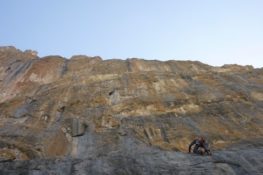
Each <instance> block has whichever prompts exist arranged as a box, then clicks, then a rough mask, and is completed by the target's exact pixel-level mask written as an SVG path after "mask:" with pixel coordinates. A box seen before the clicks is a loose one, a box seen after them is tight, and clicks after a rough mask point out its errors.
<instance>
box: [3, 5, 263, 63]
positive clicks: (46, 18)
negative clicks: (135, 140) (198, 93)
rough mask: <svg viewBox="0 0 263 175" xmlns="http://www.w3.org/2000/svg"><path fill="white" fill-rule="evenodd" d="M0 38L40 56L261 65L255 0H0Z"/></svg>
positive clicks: (262, 10)
mask: <svg viewBox="0 0 263 175" xmlns="http://www.w3.org/2000/svg"><path fill="white" fill-rule="evenodd" d="M0 21H1V27H0V45H2V46H3V45H13V46H15V47H17V48H19V49H21V50H25V49H33V50H37V51H38V53H39V55H40V56H46V55H50V54H52V55H54V54H58V55H62V56H64V57H71V56H72V55H75V54H85V55H89V56H95V55H99V56H101V57H102V58H104V59H111V58H122V59H126V58H131V57H137V58H145V59H159V60H169V59H174V60H198V61H201V62H204V63H207V64H210V65H216V66H220V65H223V64H241V65H253V66H254V67H263V0H162V1H161V0H129V1H128V0H1V1H0Z"/></svg>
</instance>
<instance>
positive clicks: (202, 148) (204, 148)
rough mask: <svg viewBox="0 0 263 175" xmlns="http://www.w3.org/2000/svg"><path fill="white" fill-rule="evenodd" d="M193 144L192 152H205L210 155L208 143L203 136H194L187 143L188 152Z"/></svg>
mask: <svg viewBox="0 0 263 175" xmlns="http://www.w3.org/2000/svg"><path fill="white" fill-rule="evenodd" d="M193 145H195V146H194V150H193V153H195V154H200V155H204V154H205V153H207V155H212V154H211V152H210V150H209V147H208V143H207V142H206V141H205V139H204V138H203V137H198V138H196V139H195V140H194V141H193V142H192V143H191V144H190V145H189V153H191V148H192V146H193Z"/></svg>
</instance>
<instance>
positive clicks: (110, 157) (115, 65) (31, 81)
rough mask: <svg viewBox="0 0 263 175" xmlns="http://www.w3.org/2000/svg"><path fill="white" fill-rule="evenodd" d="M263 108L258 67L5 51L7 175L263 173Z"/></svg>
mask: <svg viewBox="0 0 263 175" xmlns="http://www.w3.org/2000/svg"><path fill="white" fill-rule="evenodd" d="M262 107H263V69H254V68H253V67H252V66H239V65H225V66H222V67H212V66H209V65H206V64H203V63H200V62H193V61H165V62H161V61H156V60H152V61H146V60H142V59H136V58H134V59H127V60H102V59H101V58H100V57H88V56H84V55H77V56H73V57H72V58H70V59H65V58H63V57H60V56H48V57H44V58H39V57H38V56H37V52H35V51H31V50H27V51H25V52H22V51H20V50H18V49H16V48H14V47H0V162H1V163H0V174H7V175H8V174H16V173H17V172H18V171H19V172H21V173H24V174H34V173H35V174H48V173H49V174H51V173H55V174H81V175H82V174H202V173H203V174H261V173H263V166H262V164H263V149H262V148H263V141H262V140H263V139H262V138H263V108H262ZM197 135H202V136H204V137H205V138H206V139H207V140H208V142H209V143H210V146H211V148H212V150H213V153H214V154H213V156H211V157H208V156H205V157H202V156H194V155H191V154H187V150H188V144H189V143H190V142H191V141H192V140H193V139H194V138H195V137H196V136H197Z"/></svg>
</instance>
